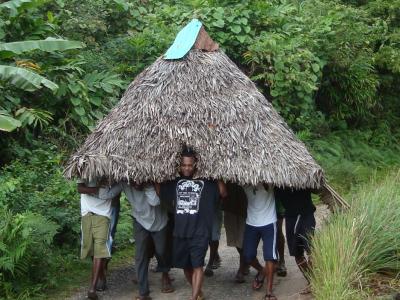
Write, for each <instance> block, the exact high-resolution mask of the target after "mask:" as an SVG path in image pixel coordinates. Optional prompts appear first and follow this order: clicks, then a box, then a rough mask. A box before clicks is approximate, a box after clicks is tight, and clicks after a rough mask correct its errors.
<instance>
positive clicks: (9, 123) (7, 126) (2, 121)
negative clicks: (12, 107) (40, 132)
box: [0, 112, 21, 132]
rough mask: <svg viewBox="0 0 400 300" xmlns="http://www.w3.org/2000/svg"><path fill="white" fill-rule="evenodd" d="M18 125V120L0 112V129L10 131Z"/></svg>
mask: <svg viewBox="0 0 400 300" xmlns="http://www.w3.org/2000/svg"><path fill="white" fill-rule="evenodd" d="M20 126H21V122H20V121H18V120H16V119H14V118H13V117H11V116H8V115H5V114H3V113H1V112H0V130H1V131H7V132H10V131H13V130H15V129H16V128H17V127H20Z"/></svg>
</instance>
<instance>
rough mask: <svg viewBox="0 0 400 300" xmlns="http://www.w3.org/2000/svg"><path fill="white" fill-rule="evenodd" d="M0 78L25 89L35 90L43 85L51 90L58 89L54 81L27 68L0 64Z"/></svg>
mask: <svg viewBox="0 0 400 300" xmlns="http://www.w3.org/2000/svg"><path fill="white" fill-rule="evenodd" d="M0 80H3V81H7V82H9V83H10V84H12V85H15V86H16V87H17V88H20V89H23V90H25V91H29V92H32V91H35V90H37V89H40V88H41V87H42V86H45V87H47V88H49V89H51V90H52V91H55V90H57V89H58V85H57V84H55V83H54V82H52V81H50V80H48V79H46V78H44V77H43V76H40V75H39V74H37V73H35V72H32V71H29V70H27V69H23V68H18V67H12V66H3V65H0Z"/></svg>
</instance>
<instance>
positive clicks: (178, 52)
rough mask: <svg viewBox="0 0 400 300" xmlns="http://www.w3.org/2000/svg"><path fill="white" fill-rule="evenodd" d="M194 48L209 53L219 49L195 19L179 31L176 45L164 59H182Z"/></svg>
mask: <svg viewBox="0 0 400 300" xmlns="http://www.w3.org/2000/svg"><path fill="white" fill-rule="evenodd" d="M193 48H194V49H198V50H203V51H208V52H211V51H217V50H218V48H219V46H218V44H217V43H215V42H214V41H213V40H212V39H211V38H210V36H209V35H208V33H207V32H206V30H205V29H204V26H203V25H202V23H201V22H200V21H199V20H197V19H193V20H192V21H191V22H190V23H188V24H187V25H186V26H185V27H184V28H183V29H182V30H181V31H179V33H178V34H177V36H176V38H175V41H174V43H173V44H172V45H171V47H169V49H168V50H167V52H166V53H165V54H164V59H167V60H174V59H181V58H183V57H184V56H185V55H186V54H187V53H188V52H189V51H190V50H191V49H193Z"/></svg>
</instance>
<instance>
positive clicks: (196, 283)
mask: <svg viewBox="0 0 400 300" xmlns="http://www.w3.org/2000/svg"><path fill="white" fill-rule="evenodd" d="M203 279H204V273H203V268H202V267H200V268H194V269H193V276H192V299H193V300H196V299H197V297H198V296H200V295H201V294H202V292H201V287H202V285H203Z"/></svg>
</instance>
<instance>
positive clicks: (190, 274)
mask: <svg viewBox="0 0 400 300" xmlns="http://www.w3.org/2000/svg"><path fill="white" fill-rule="evenodd" d="M183 273H184V274H185V277H186V280H187V282H189V284H190V285H192V280H193V269H183Z"/></svg>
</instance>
